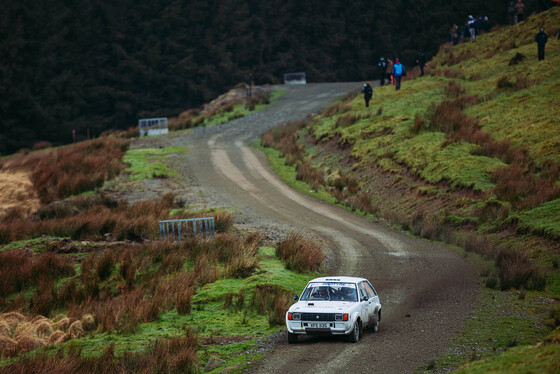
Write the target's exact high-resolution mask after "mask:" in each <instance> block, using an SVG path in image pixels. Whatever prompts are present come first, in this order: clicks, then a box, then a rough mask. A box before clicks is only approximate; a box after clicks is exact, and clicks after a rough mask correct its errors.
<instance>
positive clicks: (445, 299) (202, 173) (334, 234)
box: [134, 83, 478, 374]
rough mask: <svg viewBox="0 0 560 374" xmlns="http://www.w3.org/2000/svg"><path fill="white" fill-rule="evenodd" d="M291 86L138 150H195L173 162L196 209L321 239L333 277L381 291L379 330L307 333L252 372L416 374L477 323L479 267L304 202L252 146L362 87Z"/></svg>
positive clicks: (280, 344)
mask: <svg viewBox="0 0 560 374" xmlns="http://www.w3.org/2000/svg"><path fill="white" fill-rule="evenodd" d="M282 89H285V90H287V93H286V94H285V95H283V96H282V97H281V98H280V99H278V100H277V101H275V102H274V103H273V104H272V105H270V106H268V107H267V108H266V109H264V110H262V111H260V112H257V113H253V114H251V115H248V116H246V117H244V118H241V119H238V120H236V121H233V122H230V123H226V124H223V125H220V126H215V127H208V128H198V129H195V130H193V131H190V132H181V133H172V134H169V135H167V136H160V137H156V138H153V139H152V138H151V139H142V140H140V141H138V142H136V143H135V144H134V147H144V146H162V145H164V146H168V145H186V146H188V147H189V153H188V154H186V155H177V156H175V157H174V158H173V160H172V162H173V166H174V167H175V168H177V169H179V170H180V171H181V173H182V178H181V180H180V182H178V183H177V184H175V185H173V186H172V188H173V189H175V192H176V193H177V194H178V195H180V196H183V197H184V199H185V200H186V201H187V202H188V203H189V204H201V205H204V204H210V205H212V206H228V207H234V209H235V212H236V220H237V224H238V225H240V226H243V225H246V226H250V227H257V228H260V229H262V230H263V231H265V232H267V233H277V232H287V231H290V230H292V231H297V232H300V233H303V234H305V235H309V236H312V237H316V238H320V239H322V240H323V241H324V242H325V250H326V252H327V255H328V258H329V261H328V264H329V266H330V270H329V274H328V275H350V276H360V277H365V278H368V279H369V280H370V281H371V282H372V283H373V285H374V286H375V287H376V289H377V291H378V292H379V295H380V298H381V302H382V305H383V316H382V320H381V324H380V330H379V332H377V333H372V332H366V333H365V335H364V336H363V338H362V339H361V340H360V341H359V342H358V343H357V344H351V343H347V342H346V341H344V340H343V339H340V338H317V337H306V338H300V343H299V344H297V345H288V344H287V342H286V340H285V339H283V338H282V339H277V340H276V343H275V344H274V345H273V346H272V349H271V350H270V351H268V352H267V353H266V354H265V358H264V359H263V360H262V361H260V362H258V363H256V364H255V365H254V367H253V368H252V369H251V372H254V373H284V374H285V373H295V372H297V373H372V372H374V373H407V372H411V371H413V370H414V369H416V368H417V367H418V366H420V365H423V364H425V363H427V362H429V361H430V360H431V359H433V358H435V357H436V356H437V355H438V354H439V353H440V352H441V351H442V350H443V349H444V348H445V347H446V345H447V344H448V343H449V342H450V340H451V338H452V337H453V336H454V334H455V333H456V332H457V331H458V330H459V329H460V328H461V326H462V324H463V322H464V320H465V319H466V318H467V317H468V315H469V313H470V310H471V304H472V302H473V299H474V296H475V295H476V291H477V288H478V285H477V279H476V276H475V274H474V271H473V269H472V268H471V267H470V265H469V264H468V263H467V262H466V261H465V260H464V259H463V258H462V257H460V256H459V255H457V254H456V253H455V252H453V251H451V250H449V249H448V248H445V247H444V246H442V245H439V244H435V243H432V242H429V241H427V240H423V239H418V238H415V237H411V236H409V235H406V234H402V233H399V232H396V231H394V230H392V229H389V228H387V227H385V226H383V225H378V224H375V223H372V222H371V221H368V220H366V219H364V218H362V217H359V216H356V215H354V214H352V213H349V212H347V211H345V210H342V209H340V208H337V207H334V206H330V205H328V204H325V203H323V202H321V201H318V200H316V199H313V198H311V197H308V196H304V195H302V194H299V193H297V192H295V191H293V190H292V189H290V188H289V187H288V186H287V185H286V184H285V183H284V182H283V181H281V180H280V179H279V178H278V177H277V176H276V175H275V174H274V173H273V172H272V171H271V168H270V167H269V166H268V164H267V162H266V159H265V157H264V155H263V154H262V152H260V151H259V150H256V149H254V148H251V147H249V144H250V143H251V142H252V141H253V140H255V139H256V138H257V137H258V136H259V135H261V134H262V133H263V132H265V131H266V130H267V129H269V128H270V127H272V126H275V125H278V124H282V123H285V122H288V121H291V120H296V119H301V118H304V117H305V116H307V115H308V114H309V113H314V112H317V111H318V110H319V109H320V108H322V107H325V106H326V105H328V104H329V103H331V102H333V101H334V100H335V99H336V98H338V97H340V96H342V95H344V94H346V93H348V92H351V91H353V90H356V89H360V83H325V84H308V85H302V86H286V87H282ZM372 110H373V109H372ZM162 183H163V182H162ZM146 187H153V188H157V187H158V186H146Z"/></svg>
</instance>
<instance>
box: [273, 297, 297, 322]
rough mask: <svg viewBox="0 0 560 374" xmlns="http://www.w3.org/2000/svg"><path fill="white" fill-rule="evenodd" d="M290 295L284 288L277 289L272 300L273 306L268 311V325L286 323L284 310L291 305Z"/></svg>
mask: <svg viewBox="0 0 560 374" xmlns="http://www.w3.org/2000/svg"><path fill="white" fill-rule="evenodd" d="M292 301H293V299H292V297H291V295H290V293H289V292H287V291H285V290H281V291H277V292H276V293H275V294H274V299H273V301H272V303H273V305H274V307H273V308H272V310H271V311H270V312H269V313H268V324H269V325H270V326H278V325H283V324H284V323H286V312H287V311H288V309H289V308H290V305H292Z"/></svg>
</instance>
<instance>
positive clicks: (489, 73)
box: [266, 8, 560, 372]
mask: <svg viewBox="0 0 560 374" xmlns="http://www.w3.org/2000/svg"><path fill="white" fill-rule="evenodd" d="M541 24H542V25H544V26H545V29H546V31H547V32H548V34H549V42H548V44H547V47H546V60H545V61H537V48H536V44H535V42H534V37H535V34H536V32H537V31H538V26H539V25H541ZM559 24H560V9H559V8H554V9H552V10H551V11H550V12H546V13H542V14H538V15H535V16H533V17H530V18H529V20H527V21H526V22H524V23H522V24H519V25H516V26H513V27H507V28H502V29H499V30H497V31H495V32H493V33H489V34H486V35H483V36H481V37H479V38H477V39H476V40H475V41H474V42H472V43H464V44H460V45H458V46H456V47H453V48H451V49H449V50H442V51H441V52H440V53H439V54H438V55H437V56H436V57H435V58H434V59H433V60H432V62H431V63H430V69H429V70H431V72H430V73H428V74H427V75H426V76H425V77H422V78H418V79H414V80H409V81H405V82H403V88H402V89H401V90H400V91H398V92H395V90H394V87H392V86H385V87H378V88H376V89H374V94H373V99H372V103H373V106H370V108H365V107H364V104H363V99H362V98H361V96H358V97H356V98H355V99H354V100H352V101H350V102H348V103H345V104H341V105H340V108H341V110H339V111H338V112H337V113H335V114H334V115H333V114H331V113H328V112H329V111H325V114H324V115H322V116H318V117H316V118H315V119H314V120H313V123H312V126H311V127H310V129H308V130H307V131H308V132H309V133H310V134H311V135H312V137H313V139H314V140H315V142H317V141H319V143H318V144H315V145H311V144H310V143H307V145H308V147H307V153H308V154H309V155H311V156H312V157H313V163H314V165H315V166H316V167H318V168H320V169H321V170H323V171H324V172H325V175H326V176H329V175H330V174H335V173H340V172H341V171H342V173H353V172H356V173H358V174H359V175H361V177H362V179H361V187H362V190H368V189H369V190H371V191H373V194H372V200H374V202H376V203H379V204H380V206H381V209H380V211H381V213H386V212H388V211H394V210H395V209H401V210H403V211H404V213H405V214H406V213H408V214H410V213H411V212H414V209H415V207H417V206H421V205H422V204H428V205H429V204H430V200H433V199H440V200H442V201H444V203H443V204H442V205H443V207H442V208H441V209H440V211H435V212H434V211H432V212H431V214H435V216H436V219H437V216H438V215H439V216H440V217H441V215H442V214H447V215H451V216H454V217H455V218H456V219H457V221H461V220H464V219H468V218H470V217H471V216H474V215H475V212H476V209H479V208H480V207H484V206H485V205H486V204H491V203H492V202H499V201H498V199H497V198H496V196H495V195H494V190H493V188H494V186H495V184H494V181H493V180H492V178H491V175H492V173H493V172H494V171H495V170H497V169H498V168H501V167H505V166H506V165H507V164H506V163H505V162H504V161H502V160H501V159H498V158H493V157H487V156H480V155H476V154H474V153H475V152H473V151H475V150H476V149H477V146H476V145H474V144H470V143H467V142H465V141H460V142H448V141H446V135H445V134H444V133H441V132H436V131H427V130H425V129H424V130H421V131H420V132H419V133H417V134H415V133H414V132H412V131H411V129H412V127H413V126H414V119H415V117H419V118H423V119H424V120H426V121H427V119H426V117H427V113H428V111H429V109H428V108H429V106H430V104H432V103H435V104H437V103H439V102H441V101H443V100H445V99H448V95H447V94H446V93H445V88H446V87H447V86H448V85H449V82H450V81H452V80H453V81H455V82H456V83H458V84H460V85H461V86H463V87H464V88H465V89H466V93H465V94H466V95H477V96H478V97H479V98H481V99H482V100H481V101H480V102H479V103H478V104H476V105H472V106H470V107H468V108H466V109H465V110H464V111H465V113H466V114H467V115H468V116H470V117H472V118H475V119H477V120H478V122H479V123H480V125H481V127H482V130H483V131H485V132H487V133H489V134H490V135H491V136H492V138H493V139H494V140H497V141H500V140H504V139H507V140H509V141H510V142H511V146H512V147H526V148H527V153H528V155H529V158H530V159H531V160H532V161H533V162H534V163H535V165H537V169H539V168H540V169H542V170H545V169H546V166H545V163H546V162H547V160H552V161H554V162H558V161H559V160H560V131H559V129H560V91H559V90H560V71H559V70H558V66H560V41H558V40H557V39H556V36H557V33H558V30H559V26H558V25H559ZM516 53H521V54H523V55H524V56H526V59H525V60H524V61H522V62H521V63H519V64H517V65H513V66H510V65H509V64H508V63H509V61H510V60H511V58H512V57H513V56H515V55H516ZM504 76H505V78H504ZM501 78H502V79H504V80H508V81H509V82H511V83H512V85H514V84H515V83H516V82H517V81H525V82H526V83H525V84H523V85H522V86H523V87H521V88H519V89H517V88H513V87H512V88H498V80H499V79H501ZM350 115H351V116H353V117H354V118H356V117H358V118H359V117H361V118H359V119H358V120H356V121H355V122H353V123H350V124H348V122H347V123H346V124H341V123H340V122H339V124H338V125H337V120H338V119H341V118H344V117H345V116H350ZM350 122H352V121H350ZM302 134H303V133H302ZM300 138H303V137H300ZM333 142H335V143H337V144H338V145H340V146H342V148H344V152H349V154H350V155H351V156H355V157H356V158H355V159H347V158H345V157H344V156H342V157H341V156H338V155H336V154H333V151H332V143H333ZM329 144H330V145H329ZM324 147H329V148H328V150H327V151H325V150H324V149H323V150H322V149H321V148H324ZM266 152H267V154H268V157H269V160H272V161H273V165H274V167H275V169H276V170H277V171H280V174H281V175H283V177H284V178H285V179H287V180H288V181H289V182H290V183H292V184H294V185H295V184H298V183H301V182H299V181H296V180H295V177H294V175H295V172H294V171H293V168H290V167H287V166H285V165H283V164H282V159H278V153H277V152H276V151H274V150H270V149H266ZM341 159H342V162H341ZM356 160H358V161H356ZM403 167H405V168H406V169H408V170H409V171H411V172H412V173H413V174H414V175H415V176H417V177H420V180H419V181H418V182H417V183H418V184H417V185H409V186H404V187H405V189H410V190H414V189H416V190H417V195H418V196H417V197H414V198H406V199H407V200H406V201H404V200H405V197H403V198H401V201H397V202H395V200H394V199H393V200H392V197H391V196H383V191H382V190H376V187H378V186H379V185H377V184H376V181H375V180H374V181H372V179H376V176H375V175H373V176H368V175H367V172H365V171H367V170H368V169H371V170H379V168H381V169H383V170H384V173H385V174H392V175H393V180H394V183H396V184H398V183H399V182H400V181H401V176H400V174H401V173H402V172H403ZM290 169H291V172H290ZM299 189H300V190H301V191H305V190H308V191H307V193H312V194H315V195H316V196H317V197H320V198H321V193H323V192H324V191H321V189H320V191H318V192H317V193H316V192H315V191H313V192H312V191H309V187H307V188H306V186H305V185H303V186H299ZM327 189H328V188H327ZM377 191H379V194H378V193H376V192H377ZM462 191H464V196H463V197H462V198H458V197H457V195H459V196H460V194H461V193H463V192H462ZM473 192H474V193H473ZM385 197H388V198H387V199H384V198H385ZM324 199H325V200H332V197H330V196H329V197H327V198H324ZM383 200H387V201H389V203H386V202H384V201H383ZM384 203H385V204H386V205H385V206H383V204H384ZM499 203H500V204H506V205H507V203H505V202H499ZM559 211H560V199H556V200H553V201H549V202H547V203H544V204H541V205H540V206H538V207H536V208H534V209H526V210H515V209H510V211H509V217H505V218H504V217H501V218H498V219H495V221H494V222H490V223H488V222H486V223H485V224H479V221H478V220H477V219H473V220H471V221H470V222H471V224H472V222H475V224H476V225H475V228H477V229H478V231H479V232H481V233H484V232H485V233H488V232H489V230H490V231H495V230H496V228H499V227H500V226H501V225H503V223H504V222H511V220H514V221H516V222H518V226H517V227H518V232H519V233H522V232H526V233H532V234H533V235H534V236H533V237H532V238H531V237H530V236H528V237H523V236H520V235H517V236H511V235H501V237H505V240H502V243H503V244H504V245H506V246H514V245H516V244H517V243H518V242H522V243H523V245H524V246H525V248H530V251H531V253H532V255H533V257H536V258H537V261H538V262H539V263H540V264H541V265H542V267H543V268H545V269H546V270H547V272H548V275H547V276H548V283H547V287H546V290H545V291H544V292H527V296H526V297H525V298H524V299H522V300H521V299H520V300H517V294H516V293H515V292H498V291H493V290H488V289H485V290H483V293H482V294H481V296H480V297H481V298H480V300H479V301H478V307H477V308H475V310H474V311H473V315H472V320H471V321H469V322H468V323H467V325H466V326H465V329H464V330H463V332H462V333H461V334H460V335H459V337H458V338H457V339H456V341H455V342H454V343H453V345H452V347H450V349H449V351H448V352H447V353H446V355H445V356H444V357H441V358H439V359H438V360H436V361H434V363H433V364H434V365H433V366H432V367H430V368H429V369H428V366H431V365H427V367H426V368H423V369H421V370H427V371H431V370H433V369H434V368H450V367H455V368H456V367H457V366H460V365H461V364H462V363H463V362H465V361H473V360H477V359H479V358H481V357H488V356H490V357H494V356H497V355H499V354H500V353H502V352H504V351H507V354H505V355H502V356H498V358H496V359H494V360H489V361H484V363H481V365H482V366H481V367H483V368H486V369H487V370H491V369H490V368H494V369H492V370H494V371H495V372H504V371H511V370H516V371H515V372H531V371H533V372H538V371H544V372H554V371H555V370H556V369H554V368H557V367H558V362H559V361H560V359H558V356H557V355H555V354H554V352H557V351H558V345H554V344H552V345H536V346H524V347H520V348H516V349H514V350H511V351H509V347H512V346H515V345H527V344H534V343H536V342H539V341H540V340H542V339H543V337H544V336H546V334H547V333H549V332H550V331H551V330H550V327H553V326H554V325H555V324H554V322H550V320H549V319H548V320H547V318H548V317H547V313H550V310H552V309H548V312H547V308H552V307H551V306H547V305H545V304H546V303H550V302H551V301H552V300H554V299H556V300H558V298H560V288H559V287H558V284H559V282H558V278H559V274H558V266H557V264H558V255H559V254H560V253H559V251H558V249H560V246H559V245H558V239H559V238H560V236H558V233H559V230H560V219H559V218H558V217H560V215H559V214H558V212H559ZM475 218H476V217H475ZM495 236H497V237H500V235H495ZM538 237H541V238H542V237H546V238H552V241H548V242H547V245H545V246H542V247H541V244H542V241H541V239H538ZM546 240H547V239H545V241H546ZM555 248H556V250H555ZM469 256H470V255H469ZM554 264H556V266H555V265H554ZM488 271H489V270H488V268H487V267H485V270H483V269H481V273H487V272H488ZM490 271H491V270H490ZM543 296H545V297H550V299H545V298H543ZM544 300H548V301H547V302H543V301H544ZM554 304H555V303H554V301H552V305H554ZM498 305H502V306H504V307H497V306H498ZM481 320H483V321H484V324H481V323H480V321H481ZM525 322H529V323H525ZM543 323H544V326H546V327H543ZM482 325H484V326H482ZM483 327H484V328H483ZM469 350H470V353H469ZM505 362H507V364H505ZM502 365H509V366H502ZM472 367H473V369H471V366H469V369H468V371H467V372H471V370H472V372H484V369H482V370H481V369H475V368H477V366H476V364H473V365H472ZM506 367H507V369H506ZM466 370H467V369H466Z"/></svg>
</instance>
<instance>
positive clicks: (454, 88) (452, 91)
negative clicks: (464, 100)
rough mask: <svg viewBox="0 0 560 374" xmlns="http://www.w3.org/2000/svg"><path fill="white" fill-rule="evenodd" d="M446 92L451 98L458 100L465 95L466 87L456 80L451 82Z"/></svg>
mask: <svg viewBox="0 0 560 374" xmlns="http://www.w3.org/2000/svg"><path fill="white" fill-rule="evenodd" d="M444 92H445V94H446V95H447V96H448V97H450V98H457V97H459V96H461V95H463V94H464V93H465V87H463V86H462V85H460V84H458V83H457V82H455V81H454V80H450V81H449V83H448V84H447V86H445V88H444Z"/></svg>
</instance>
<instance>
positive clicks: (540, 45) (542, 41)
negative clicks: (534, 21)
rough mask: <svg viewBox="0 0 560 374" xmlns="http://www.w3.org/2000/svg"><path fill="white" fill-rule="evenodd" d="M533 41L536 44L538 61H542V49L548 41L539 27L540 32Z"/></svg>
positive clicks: (542, 28)
mask: <svg viewBox="0 0 560 374" xmlns="http://www.w3.org/2000/svg"><path fill="white" fill-rule="evenodd" d="M535 41H536V42H537V48H538V52H539V61H541V60H544V47H545V45H546V42H547V41H548V36H547V35H546V33H545V32H544V27H541V30H540V31H539V33H538V34H537V36H536V37H535Z"/></svg>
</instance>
